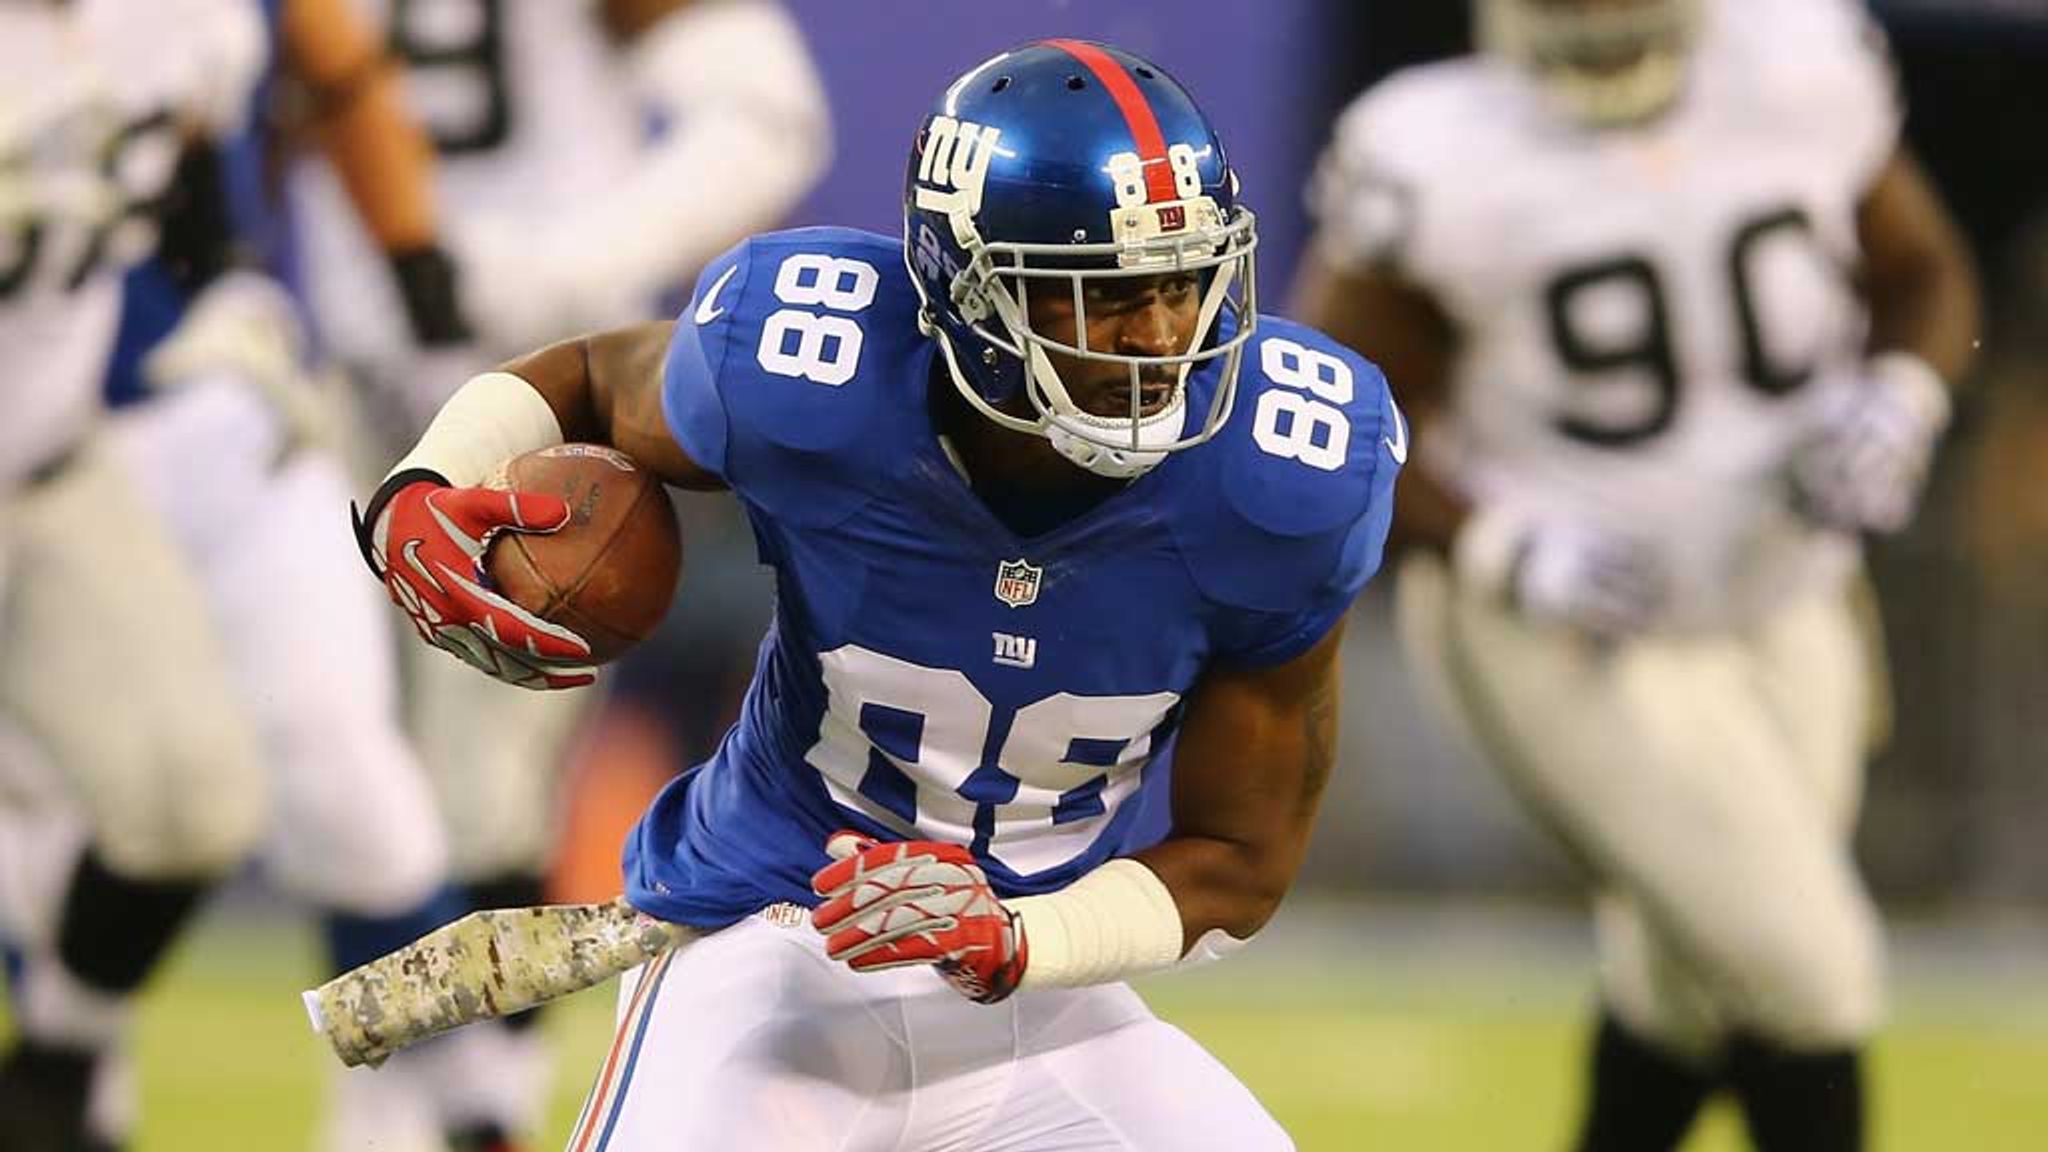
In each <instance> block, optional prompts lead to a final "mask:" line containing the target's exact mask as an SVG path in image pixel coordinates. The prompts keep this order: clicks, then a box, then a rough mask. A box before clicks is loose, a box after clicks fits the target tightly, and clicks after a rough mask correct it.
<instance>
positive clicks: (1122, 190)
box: [1109, 144, 1202, 208]
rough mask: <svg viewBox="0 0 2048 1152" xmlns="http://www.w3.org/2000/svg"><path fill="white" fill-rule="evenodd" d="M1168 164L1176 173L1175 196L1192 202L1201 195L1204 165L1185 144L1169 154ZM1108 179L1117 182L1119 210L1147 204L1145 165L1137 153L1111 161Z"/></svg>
mask: <svg viewBox="0 0 2048 1152" xmlns="http://www.w3.org/2000/svg"><path fill="white" fill-rule="evenodd" d="M1166 163H1167V164H1168V166H1170V167H1171V168H1172V169H1173V194H1174V195H1175V196H1176V197H1178V198H1180V199H1182V200H1192V199H1194V198H1195V197H1197V196H1200V195H1201V194H1202V168H1201V161H1200V160H1199V159H1198V158H1197V157H1196V156H1195V150H1194V149H1193V148H1191V147H1189V146H1188V145H1186V144H1175V145H1174V146H1173V147H1171V148H1168V149H1167V150H1166ZM1109 178H1110V179H1111V180H1114V181H1116V206H1117V207H1119V208H1138V207H1141V206H1143V205H1144V204H1145V202H1146V201H1147V199H1148V198H1149V197H1148V194H1147V192H1146V190H1145V161H1144V160H1143V159H1141V158H1140V157H1139V156H1138V154H1137V153H1136V152H1118V153H1117V154H1116V155H1114V156H1111V157H1110V158H1109Z"/></svg>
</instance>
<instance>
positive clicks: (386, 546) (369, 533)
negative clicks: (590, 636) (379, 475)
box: [356, 472, 597, 688]
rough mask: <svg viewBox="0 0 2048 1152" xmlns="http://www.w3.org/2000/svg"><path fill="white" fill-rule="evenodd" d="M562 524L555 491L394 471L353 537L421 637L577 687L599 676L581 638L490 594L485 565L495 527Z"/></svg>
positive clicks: (516, 677) (489, 663)
mask: <svg viewBox="0 0 2048 1152" xmlns="http://www.w3.org/2000/svg"><path fill="white" fill-rule="evenodd" d="M568 522H569V505H568V503H567V502H565V501H564V500H563V499H562V498H561V497H559V496H548V495H542V494H540V493H535V492H508V491H504V490H501V489H496V488H451V487H449V486H447V485H446V484H445V483H443V482H441V479H440V477H438V476H434V475H432V474H431V473H426V472H416V473H401V474H399V475H396V476H393V477H391V479H389V480H387V481H385V483H384V486H383V488H381V489H379V490H378V493H377V495H376V496H375V497H373V498H372V499H371V501H370V507H369V510H368V511H367V512H366V513H363V514H360V515H358V516H357V518H356V539H357V542H358V543H359V544H361V545H362V547H363V556H364V559H366V560H367V561H368V562H369V564H370V570H371V571H372V572H375V573H376V574H377V577H378V579H380V580H382V581H383V582H384V589H385V591H386V592H388V593H389V594H390V596H391V601H392V603H394V604H397V605H398V606H399V608H401V609H403V610H404V612H405V614H406V617H407V618H408V619H410V620H411V621H412V626H413V630H414V631H416V632H418V633H419V635H420V639H422V640H425V641H426V642H427V643H429V644H432V645H433V646H435V647H436V648H440V649H442V650H444V651H447V652H452V653H454V654H455V655H456V656H458V657H460V658H462V659H463V660H464V661H467V662H468V663H469V664H471V665H473V666H475V667H476V668H478V669H479V670H481V671H482V672H484V673H485V674H486V675H489V676H492V677H495V678H496V679H499V680H503V681H505V682H506V683H508V684H516V685H518V686H519V687H521V688H576V687H580V686H582V685H585V684H589V683H590V682H592V681H593V680H595V679H596V678H597V676H596V673H595V672H593V671H592V670H591V668H590V667H589V660H590V645H589V643H587V642H586V641H585V640H584V639H583V638H582V637H581V636H578V635H576V633H574V632H572V631H570V630H569V629H567V628H564V627H562V626H561V625H559V624H555V623H551V622H549V621H547V620H543V619H541V618H540V617H539V616H536V615H534V614H533V613H531V612H528V611H527V610H526V609H524V608H521V607H520V606H519V605H517V604H515V603H513V602H512V601H510V600H508V599H506V598H505V597H503V596H500V595H499V594H498V593H496V592H493V591H491V590H490V589H489V588H488V587H486V578H485V576H484V569H483V557H484V553H485V552H486V551H487V550H488V549H489V548H490V546H491V540H492V539H493V538H494V537H496V536H497V534H498V533H500V532H533V533H542V534H545V533H549V532H555V531H558V530H559V529H561V527H562V526H563V525H565V524H567V523H568Z"/></svg>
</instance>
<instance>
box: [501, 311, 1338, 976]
mask: <svg viewBox="0 0 2048 1152" xmlns="http://www.w3.org/2000/svg"><path fill="white" fill-rule="evenodd" d="M1180 279H1183V280H1186V279H1190V278H1185V277H1183V278H1180ZM1097 291H1098V292H1099V293H1100V294H1101V297H1102V298H1101V305H1100V307H1099V308H1098V306H1097V302H1096V299H1095V298H1093V297H1091V298H1090V299H1088V301H1087V306H1088V314H1089V317H1088V319H1089V324H1088V341H1089V347H1091V348H1103V349H1107V350H1110V351H1120V352H1126V353H1142V354H1145V355H1166V354H1172V353H1178V352H1182V351H1184V350H1186V349H1187V348H1188V346H1189V345H1190V344H1191V343H1192V341H1193V339H1194V332H1195V323H1196V318H1197V317H1198V315H1199V313H1200V293H1199V291H1196V290H1194V286H1193V285H1192V284H1191V283H1176V282H1175V278H1172V277H1169V278H1165V279H1159V278H1154V279H1153V280H1152V281H1151V282H1149V285H1148V284H1142V283H1141V284H1140V285H1139V286H1138V287H1135V288H1123V289H1118V288H1116V287H1114V286H1111V285H1104V286H1102V287H1101V288H1099V289H1097ZM1038 295H1041V294H1038V293H1034V294H1033V296H1034V299H1033V300H1032V302H1031V310H1032V311H1031V315H1032V320H1033V323H1034V324H1037V325H1039V326H1040V330H1041V331H1043V332H1045V333H1046V334H1048V335H1051V336H1054V337H1057V338H1061V339H1066V338H1069V337H1071V336H1072V335H1073V328H1074V317H1073V307H1072V303H1071V297H1069V298H1068V300H1066V301H1063V302H1060V303H1054V302H1053V301H1052V300H1051V298H1050V297H1051V295H1052V294H1050V293H1047V294H1043V295H1046V296H1047V299H1046V300H1044V301H1040V300H1038V299H1036V298H1035V297H1036V296H1038ZM1041 309H1043V311H1041ZM1063 314H1064V315H1063ZM673 330H674V325H673V324H672V323H661V324H646V325H642V326H640V327H637V328H627V329H622V330H619V331H615V332H605V333H600V334H597V335H593V336H585V337H581V338H578V339H575V340H568V341H564V342H562V343H560V344H554V345H551V346H549V347H547V348H543V349H541V350H540V351H538V352H534V353H531V354H529V355H526V356H522V357H520V358H519V359H517V360H514V361H512V362H511V363H509V364H507V365H506V366H505V367H506V370H507V371H510V372H513V373H515V374H517V375H519V376H520V377H522V378H523V379H525V380H526V381H527V383H529V384H531V385H532V386H533V388H534V390H535V391H537V392H539V393H540V394H541V395H542V396H543V397H545V398H546V399H547V401H548V405H549V407H551V408H553V409H554V412H555V416H556V418H557V419H558V420H559V421H560V422H561V425H562V435H563V437H564V438H565V439H567V440H570V441H581V442H587V443H597V444H609V445H611V446H612V447H614V448H617V449H619V450H620V451H622V452H624V453H626V454H627V455H629V456H631V457H633V458H634V459H635V460H637V461H639V462H640V463H641V464H642V465H643V466H645V467H647V468H649V469H651V470H652V471H653V472H654V473H655V474H656V475H658V476H660V477H661V478H662V479H663V480H665V481H667V482H668V483H670V484H673V485H676V486H677V487H680V488H690V489H695V490H699V491H712V490H716V489H720V488H723V487H725V484H724V482H723V481H721V480H720V479H719V478H718V476H717V475H716V474H714V473H712V472H710V471H708V470H706V469H704V468H702V467H700V466H699V465H698V464H697V463H696V462H695V461H693V460H691V459H690V457H689V455H688V454H687V453H685V452H684V451H683V449H682V446H681V445H679V444H677V443H676V440H675V437H674V435H673V434H672V433H671V432H670V431H669V426H668V421H667V419H666V417H664V416H663V415H662V410H661V386H662V367H663V363H664V361H665V359H666V356H667V351H668V344H669V336H670V334H671V332H672V331H673ZM1054 362H1055V364H1056V365H1057V366H1058V367H1059V369H1060V372H1061V374H1062V376H1063V378H1064V379H1066V380H1067V382H1068V387H1069V388H1071V389H1073V390H1074V395H1075V399H1076V402H1078V403H1083V404H1088V405H1090V406H1093V405H1096V404H1098V403H1100V404H1103V405H1104V407H1103V409H1102V410H1104V411H1111V412H1117V411H1127V410H1128V404H1129V397H1128V392H1126V391H1125V388H1126V386H1127V382H1128V380H1129V378H1130V376H1129V371H1130V370H1129V369H1128V368H1127V367H1125V366H1124V365H1120V364H1114V363H1112V364H1102V363H1097V362H1092V361H1080V360H1075V359H1073V358H1056V359H1055V361H1054ZM1163 379H1165V380H1166V381H1167V382H1168V383H1169V384H1170V383H1171V379H1172V377H1171V375H1170V374H1169V375H1168V376H1166V377H1164V378H1163ZM941 383H943V384H944V387H943V389H942V390H941V389H934V395H935V396H938V395H941V394H943V396H944V397H947V398H950V399H951V400H952V401H953V402H954V403H955V404H956V405H957V407H958V410H959V412H958V415H960V416H965V417H972V421H971V422H966V423H957V428H958V429H959V430H960V432H961V439H960V440H959V441H958V442H957V445H958V449H959V451H960V453H961V456H962V458H963V459H964V460H965V461H966V464H967V468H968V470H969V471H970V472H973V471H975V470H976V469H982V468H989V469H1000V470H1004V473H1005V474H1006V475H1008V474H1011V473H1014V475H1015V476H1016V478H1017V479H1018V481H1020V482H1030V483H1037V482H1039V480H1040V479H1043V480H1045V481H1047V482H1054V481H1059V480H1065V481H1069V482H1072V481H1073V479H1074V478H1076V477H1078V478H1080V482H1092V483H1095V484H1108V485H1111V487H1112V489H1113V488H1114V486H1115V483H1116V482H1115V481H1106V480H1103V479H1102V478H1101V477H1097V476H1092V475H1090V474H1089V473H1087V472H1084V471H1082V470H1081V469H1079V468H1076V467H1075V466H1074V465H1072V464H1070V463H1068V462H1067V461H1066V460H1065V459H1064V458H1062V457H1061V456H1059V454H1058V453H1056V452H1054V451H1053V450H1052V448H1051V447H1050V446H1049V445H1047V444H1046V442H1045V439H1044V438H1043V437H1040V436H1032V435H1027V434H1024V433H1019V432H1009V431H1005V430H1003V429H1000V428H998V427H996V426H995V424H994V423H993V422H992V421H989V420H985V419H982V418H981V417H979V416H978V415H976V414H975V413H973V412H972V411H970V410H968V409H967V406H966V402H965V401H964V400H960V399H959V397H958V395H957V393H956V392H955V391H954V389H953V387H952V386H951V384H950V383H947V382H944V381H941ZM1162 399H1164V397H1162ZM947 411H948V410H947V409H945V408H939V409H936V410H935V412H934V419H935V420H937V421H939V425H940V427H942V428H947V429H949V430H951V429H952V428H954V427H955V426H956V421H955V419H954V418H950V417H948V415H947ZM1342 632H1343V625H1342V623H1341V622H1340V623H1339V624H1338V625H1337V626H1336V627H1334V628H1332V629H1331V630H1330V631H1329V632H1328V633H1327V634H1325V635H1324V636H1323V637H1322V639H1321V640H1319V641H1318V642H1317V643H1316V645H1315V647H1313V648H1311V649H1309V650H1308V651H1307V652H1304V653H1302V654H1301V655H1299V656H1297V657H1295V658H1294V659H1292V660H1289V661H1287V662H1285V663H1282V664H1276V665H1272V666H1270V667H1263V668H1237V667H1230V666H1227V665H1222V664H1218V665H1214V666H1211V667H1209V668H1206V669H1204V670H1203V672H1202V674H1201V675H1200V676H1199V677H1197V679H1196V681H1195V683H1194V684H1193V685H1192V686H1191V687H1190V688H1189V690H1188V693H1187V697H1186V704H1185V708H1186V718H1185V719H1184V721H1183V722H1182V726H1181V733H1180V738H1179V741H1178V743H1177V745H1176V747H1177V751H1176V753H1175V760H1174V768H1173V829H1174V830H1173V834H1172V835H1171V836H1169V837H1168V838H1167V839H1166V840H1164V841H1162V842H1161V843H1159V844H1157V845H1155V846H1153V847H1151V848H1148V849H1146V850H1144V851H1143V852H1141V853H1139V854H1138V855H1137V859H1139V860H1142V861H1143V862H1144V864H1145V866H1146V867H1148V868H1150V869H1151V870H1152V871H1153V873H1154V874H1156V875H1157V876H1158V877H1159V878H1160V880H1161V881H1162V882H1164V883H1165V885H1166V887H1167V889H1168V890H1169V891H1171V892H1172V893H1173V896H1174V902H1175V904H1176V905H1177V906H1178V907H1179V909H1180V918H1181V932H1182V948H1183V950H1185V949H1186V948H1187V947H1188V946H1190V945H1192V944H1194V943H1195V941H1197V940H1199V939H1200V938H1201V937H1202V936H1203V935H1204V934H1206V933H1208V932H1209V931H1211V930H1212V929H1222V930H1223V931H1225V932H1227V933H1229V934H1230V935H1232V936H1234V937H1237V938H1238V939H1245V938H1248V937H1250V936H1251V935H1252V933H1254V932H1256V931H1258V929H1259V928H1260V927H1261V926H1263V925H1264V924H1265V923H1266V921H1267V920H1268V919H1269V918H1270V917H1271V916H1272V915H1273V913H1274V911H1275V910H1276V909H1278V908H1279V906H1280V899H1281V897H1282V895H1284V894H1285V893H1286V891H1287V889H1288V887H1289V886H1290V885H1291V884H1293V882H1294V876H1295V873H1296V872H1297V871H1298V870H1299V869H1300V866H1301V860H1302V856H1303V854H1304V853H1305V852H1306V850H1307V847H1308V834H1309V828H1310V826H1311V825H1312V824H1313V823H1314V820H1315V813H1316V807H1317V805H1318V804H1319V802H1320V801H1321V797H1322V792H1323V786H1324V784H1325V783H1326V782H1327V781H1328V779H1329V775H1330V772H1331V770H1332V769H1333V768H1334V766H1335V763H1336V738H1337V701H1338V670H1339V668H1340V663H1339V661H1338V659H1337V653H1338V647H1339V644H1340V642H1341V641H1340V637H1341V634H1342Z"/></svg>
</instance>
